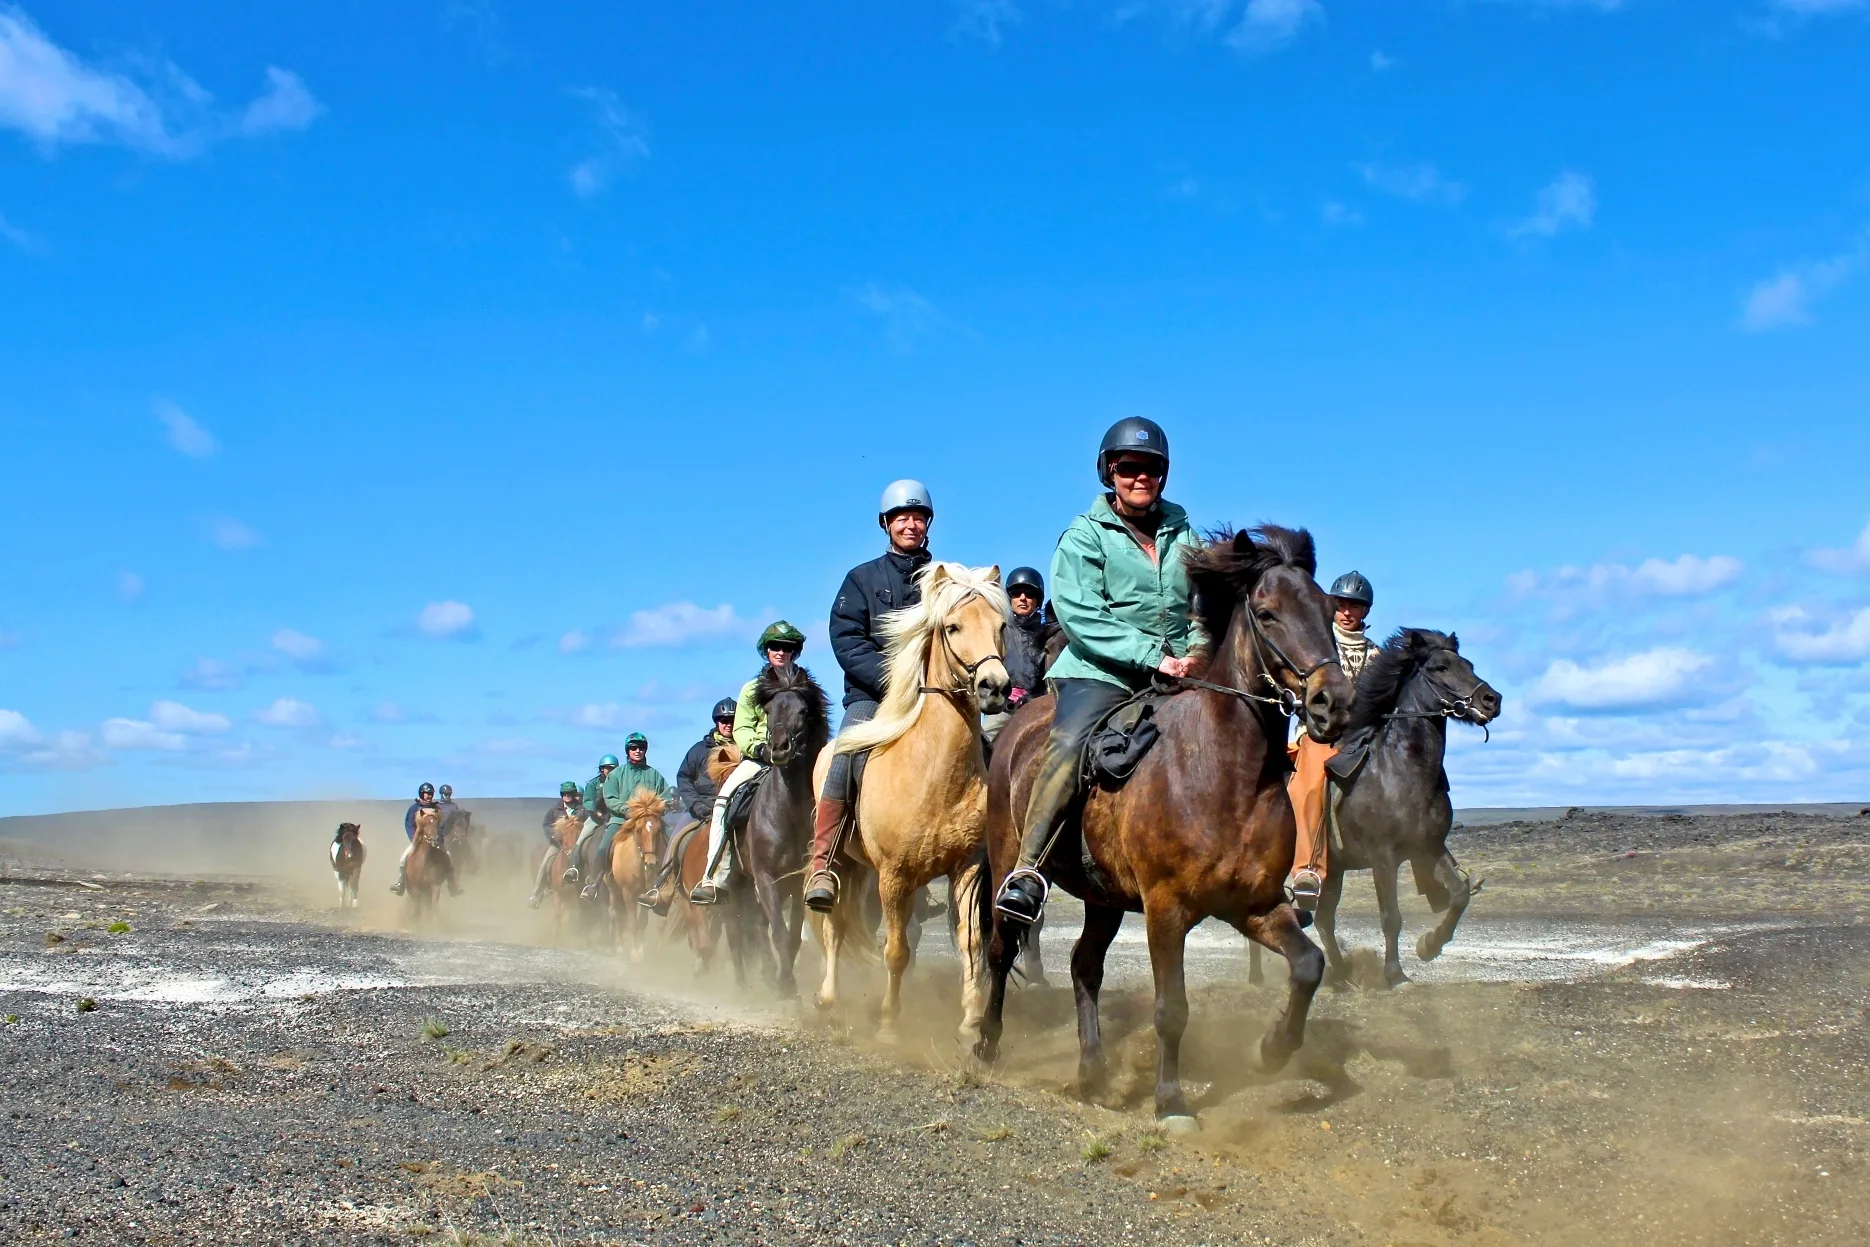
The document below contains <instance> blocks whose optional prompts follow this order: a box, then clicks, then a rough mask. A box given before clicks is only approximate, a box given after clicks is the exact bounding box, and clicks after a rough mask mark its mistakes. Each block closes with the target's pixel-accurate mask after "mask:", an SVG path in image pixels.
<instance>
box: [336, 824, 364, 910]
mask: <svg viewBox="0 0 1870 1247" xmlns="http://www.w3.org/2000/svg"><path fill="white" fill-rule="evenodd" d="M331 873H332V874H334V875H336V876H337V877H338V908H339V909H356V908H357V883H358V880H360V879H361V878H362V877H363V873H364V840H363V828H362V827H359V826H358V825H357V824H356V823H339V824H338V834H337V835H336V836H334V837H333V838H332V840H331Z"/></svg>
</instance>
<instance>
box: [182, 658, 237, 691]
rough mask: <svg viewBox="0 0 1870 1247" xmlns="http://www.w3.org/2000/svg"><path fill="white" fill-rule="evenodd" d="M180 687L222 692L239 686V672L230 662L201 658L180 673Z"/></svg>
mask: <svg viewBox="0 0 1870 1247" xmlns="http://www.w3.org/2000/svg"><path fill="white" fill-rule="evenodd" d="M182 687H183V688H193V689H201V690H203V691H204V692H211V693H224V692H226V691H227V690H229V689H235V688H239V687H240V672H239V670H238V669H236V668H235V667H234V666H233V665H232V664H231V663H224V662H218V661H216V660H215V659H212V658H203V659H200V660H199V661H197V662H196V663H195V665H194V666H192V667H190V668H189V669H188V670H187V671H184V672H183V673H182Z"/></svg>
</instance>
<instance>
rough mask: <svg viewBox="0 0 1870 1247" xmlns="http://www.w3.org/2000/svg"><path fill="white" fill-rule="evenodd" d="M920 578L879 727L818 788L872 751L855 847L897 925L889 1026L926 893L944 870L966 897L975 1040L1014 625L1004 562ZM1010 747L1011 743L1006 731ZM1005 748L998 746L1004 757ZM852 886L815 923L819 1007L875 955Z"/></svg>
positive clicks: (959, 936)
mask: <svg viewBox="0 0 1870 1247" xmlns="http://www.w3.org/2000/svg"><path fill="white" fill-rule="evenodd" d="M916 578H917V580H918V582H919V583H920V585H921V588H922V600H921V602H920V603H919V604H918V605H915V606H911V607H906V608H904V609H902V610H898V611H893V612H891V613H890V614H888V615H886V616H884V618H883V625H882V632H883V635H884V638H885V650H886V652H887V654H888V659H889V668H888V677H887V680H886V688H885V691H884V695H883V701H882V704H881V705H879V706H878V708H877V714H876V718H874V719H872V720H870V721H869V722H868V723H859V724H857V725H856V726H854V727H851V728H847V729H846V730H845V731H843V732H841V733H840V734H839V736H838V738H837V740H836V741H835V742H834V743H833V745H832V748H831V749H830V750H827V751H825V753H823V754H822V755H820V757H819V760H818V773H817V775H816V777H815V785H814V787H815V788H819V787H822V786H823V784H824V773H825V771H826V770H827V769H828V768H829V767H830V765H831V757H832V753H833V752H834V751H835V752H837V753H850V752H855V751H858V750H862V749H868V750H870V751H871V754H870V761H869V763H868V764H867V766H866V768H865V771H864V776H863V782H862V785H861V786H860V788H859V789H858V793H857V801H856V808H855V810H854V813H855V815H856V827H855V829H854V831H853V832H852V833H851V834H850V835H848V836H847V837H846V840H845V850H846V852H848V853H849V854H850V855H851V856H852V857H855V858H856V859H858V860H859V861H860V862H862V863H863V864H865V865H867V866H869V867H870V868H871V869H872V870H874V871H875V872H876V875H877V894H878V897H879V899H880V901H881V903H882V907H883V922H884V926H885V929H886V934H885V939H884V946H883V963H884V966H885V968H886V969H887V970H888V972H889V983H888V985H887V987H886V988H885V989H884V995H883V1010H882V1017H881V1029H882V1031H883V1033H884V1034H885V1035H888V1034H890V1033H891V1032H892V1031H893V1030H894V1028H895V1024H896V1017H897V1014H898V1013H899V1012H900V1011H901V1009H902V980H903V971H904V970H906V969H907V968H908V966H909V959H910V956H911V949H910V945H909V931H908V928H909V921H910V917H911V910H912V909H913V907H914V905H915V898H916V894H917V892H918V891H920V890H921V889H922V888H924V887H926V886H927V885H928V884H929V883H930V882H931V881H933V880H934V879H937V878H939V877H941V876H943V875H946V876H947V878H948V891H949V896H950V897H952V898H955V913H956V916H957V919H958V929H957V933H956V937H955V938H956V947H957V949H958V950H959V951H960V953H961V958H960V960H961V1002H962V1030H961V1038H962V1042H963V1044H964V1045H966V1044H971V1043H972V1042H973V1040H974V1036H975V1034H976V1033H977V1030H978V1024H979V1021H980V1015H981V1009H982V1007H983V992H982V990H981V978H982V976H981V964H982V962H981V957H980V955H979V944H980V939H981V936H982V935H983V933H984V932H983V928H982V927H981V925H980V924H979V922H978V921H977V919H976V917H975V914H976V909H975V906H974V905H972V904H969V903H964V902H963V900H962V898H970V899H971V898H973V897H974V895H975V893H976V892H977V891H978V889H979V887H980V878H979V876H980V874H981V868H980V842H981V832H982V828H983V826H984V824H985V820H986V815H987V763H986V759H985V757H984V756H983V754H982V752H981V744H980V716H981V713H982V712H983V711H985V712H988V713H995V712H998V711H1000V710H1004V709H1005V708H1006V695H1007V690H1008V688H1009V687H1010V686H1011V680H1010V678H1009V677H1008V675H1007V670H1006V661H1005V654H1006V623H1007V620H1008V619H1010V618H1011V617H1012V608H1011V607H1010V606H1009V605H1008V603H1007V598H1006V591H1005V590H1004V589H1002V588H1001V587H1000V569H999V568H998V567H984V568H968V567H963V566H962V565H961V564H959V563H930V564H929V565H928V566H926V567H924V568H923V569H922V570H921V571H920V572H917V573H916ZM1001 739H1003V740H1004V739H1005V737H1004V736H1003V737H1002V738H1001ZM996 752H997V750H996ZM857 883H858V880H856V879H847V880H846V881H845V884H844V886H843V887H842V888H841V890H840V892H839V896H838V903H837V906H836V908H835V909H834V910H833V911H832V912H831V914H829V915H824V916H819V915H815V916H814V917H813V920H812V926H813V928H814V930H816V931H817V933H818V937H819V940H820V941H821V943H822V944H823V945H824V951H825V979H824V984H823V986H822V987H820V988H819V992H818V1003H819V1004H820V1005H821V1006H823V1007H830V1006H831V1005H834V1004H835V1003H837V998H838V959H839V952H840V949H841V947H842V945H844V944H845V943H846V942H847V941H854V942H855V944H856V947H858V948H860V949H862V948H871V947H874V940H873V938H872V936H871V934H870V930H871V924H870V923H869V922H867V921H866V920H865V918H864V915H863V912H862V910H863V900H864V894H865V889H863V888H860V887H858V886H856V885H857Z"/></svg>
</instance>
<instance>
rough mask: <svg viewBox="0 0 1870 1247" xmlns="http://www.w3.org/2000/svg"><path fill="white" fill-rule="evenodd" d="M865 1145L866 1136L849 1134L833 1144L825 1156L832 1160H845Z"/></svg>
mask: <svg viewBox="0 0 1870 1247" xmlns="http://www.w3.org/2000/svg"><path fill="white" fill-rule="evenodd" d="M863 1145H864V1136H862V1135H861V1134H847V1135H845V1136H844V1137H843V1138H842V1139H839V1140H838V1141H837V1142H836V1143H833V1144H832V1145H831V1146H830V1148H828V1149H827V1150H826V1152H825V1155H826V1156H827V1157H829V1158H830V1159H832V1160H843V1159H844V1158H845V1157H846V1156H848V1155H850V1154H851V1153H852V1152H854V1151H856V1150H857V1149H858V1148H860V1147H862V1146H863Z"/></svg>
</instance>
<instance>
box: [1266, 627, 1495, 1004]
mask: <svg viewBox="0 0 1870 1247" xmlns="http://www.w3.org/2000/svg"><path fill="white" fill-rule="evenodd" d="M1460 645H1461V643H1460V641H1459V639H1457V638H1456V637H1455V636H1453V635H1452V634H1448V633H1441V632H1431V631H1429V630H1428V629H1426V628H1403V629H1401V630H1400V631H1398V632H1397V633H1396V635H1395V636H1392V637H1391V638H1390V639H1389V640H1388V641H1386V642H1384V645H1383V649H1382V651H1381V652H1379V653H1378V654H1377V656H1376V657H1375V658H1373V659H1372V660H1371V662H1370V665H1369V666H1368V667H1366V668H1364V672H1363V674H1362V675H1361V676H1360V677H1359V678H1358V680H1357V700H1356V702H1355V703H1354V704H1353V705H1352V707H1351V718H1350V726H1348V727H1347V728H1345V730H1344V735H1343V736H1342V737H1340V738H1339V742H1338V745H1339V749H1338V756H1337V757H1335V758H1333V759H1332V760H1331V763H1330V765H1329V767H1328V769H1329V770H1330V772H1331V779H1330V787H1329V790H1328V792H1327V794H1326V800H1325V805H1326V808H1327V810H1328V811H1329V813H1328V815H1327V818H1328V825H1333V826H1335V829H1336V832H1337V834H1336V835H1334V836H1332V838H1331V849H1330V854H1329V856H1328V858H1327V863H1328V868H1327V871H1326V874H1325V886H1324V894H1323V895H1322V896H1320V897H1319V900H1318V937H1319V942H1320V943H1322V944H1323V945H1324V949H1325V961H1326V980H1327V981H1328V982H1343V981H1344V980H1346V979H1347V978H1348V977H1349V967H1348V966H1347V965H1346V962H1345V957H1344V950H1343V949H1342V948H1340V947H1339V946H1338V941H1337V909H1338V899H1339V897H1340V896H1341V895H1342V894H1343V890H1344V875H1345V872H1346V871H1352V870H1368V871H1370V872H1371V874H1372V876H1373V877H1374V878H1375V880H1376V887H1377V904H1378V906H1379V907H1380V908H1381V910H1382V914H1383V983H1384V986H1385V987H1395V986H1397V985H1398V984H1401V983H1406V982H1408V981H1409V976H1408V975H1406V974H1404V973H1403V968H1402V959H1401V958H1400V957H1399V956H1398V955H1397V951H1396V942H1397V939H1398V938H1399V937H1400V936H1401V934H1402V908H1401V906H1400V904H1399V903H1398V896H1397V886H1396V871H1397V868H1398V867H1399V866H1401V865H1402V864H1403V863H1404V862H1407V863H1409V865H1410V867H1411V868H1412V870H1413V872H1414V874H1415V880H1416V890H1417V891H1419V892H1421V893H1422V895H1424V896H1426V897H1427V898H1428V902H1429V907H1430V908H1432V909H1433V910H1434V911H1435V912H1436V913H1438V914H1440V915H1441V922H1440V923H1439V924H1437V925H1436V927H1435V928H1434V929H1433V930H1430V931H1424V932H1423V933H1422V936H1421V938H1420V939H1418V940H1417V941H1416V946H1415V947H1416V956H1418V957H1420V958H1421V959H1422V960H1423V961H1433V960H1434V959H1435V958H1436V957H1437V956H1439V955H1440V953H1441V950H1442V946H1443V945H1445V944H1446V943H1447V942H1448V941H1449V940H1450V939H1453V938H1454V929H1455V925H1456V924H1457V923H1459V922H1460V921H1461V914H1462V911H1463V910H1465V909H1466V908H1467V903H1468V898H1469V897H1470V896H1471V895H1472V894H1473V889H1472V887H1471V886H1470V884H1469V882H1468V876H1467V872H1466V871H1464V870H1462V869H1461V867H1460V866H1459V865H1458V864H1457V863H1456V862H1455V860H1454V854H1452V853H1450V852H1449V851H1448V831H1449V829H1450V827H1451V826H1452V824H1453V821H1454V807H1453V805H1452V804H1451V803H1450V801H1449V799H1448V774H1447V772H1446V771H1445V770H1443V769H1442V759H1443V756H1444V755H1445V754H1446V753H1447V749H1448V720H1449V719H1459V720H1461V721H1462V722H1463V723H1473V724H1476V725H1478V726H1482V727H1484V726H1485V725H1487V724H1488V723H1490V722H1492V721H1493V720H1494V718H1495V717H1496V716H1497V715H1499V713H1500V694H1499V693H1498V692H1496V691H1494V689H1493V686H1492V685H1490V684H1488V683H1487V682H1486V681H1485V680H1483V679H1481V678H1480V677H1479V676H1478V675H1476V674H1474V666H1473V664H1472V663H1470V662H1468V660H1467V659H1466V658H1463V657H1462V656H1461V650H1460ZM1360 754H1361V755H1362V756H1361V760H1359V755H1360ZM1352 766H1355V767H1356V770H1355V771H1354V772H1352V773H1351V774H1350V776H1349V777H1348V779H1345V778H1342V777H1341V775H1340V772H1342V771H1344V770H1347V769H1349V768H1350V767H1352ZM1251 980H1252V981H1253V982H1256V983H1257V982H1259V981H1260V950H1259V948H1258V947H1257V946H1256V947H1254V948H1253V966H1252V973H1251Z"/></svg>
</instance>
